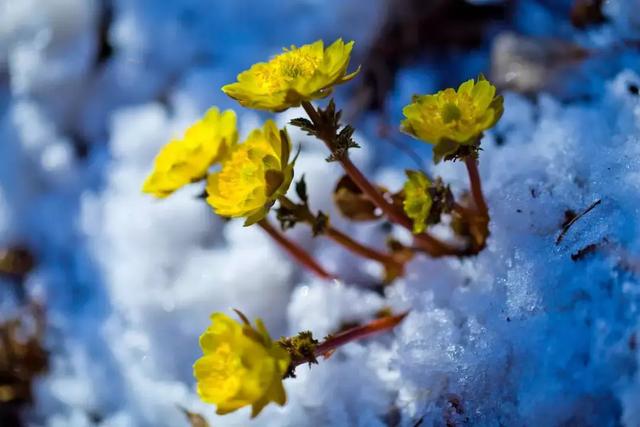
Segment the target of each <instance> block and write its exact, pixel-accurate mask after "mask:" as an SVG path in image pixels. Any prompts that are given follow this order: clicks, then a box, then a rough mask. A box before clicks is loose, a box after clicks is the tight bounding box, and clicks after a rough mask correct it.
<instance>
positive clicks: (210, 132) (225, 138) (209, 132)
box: [142, 107, 238, 198]
mask: <svg viewBox="0 0 640 427" xmlns="http://www.w3.org/2000/svg"><path fill="white" fill-rule="evenodd" d="M237 141H238V132H237V130H236V113H234V112H233V111H232V110H227V111H224V112H223V113H220V110H218V109H217V108H215V107H214V108H211V109H210V110H209V111H207V113H206V114H205V115H204V117H203V118H202V119H200V120H198V121H197V122H195V123H194V124H193V125H192V126H191V127H190V128H189V129H187V131H186V132H185V134H184V137H183V138H182V139H174V140H172V141H171V142H169V143H168V144H167V145H165V146H164V147H163V148H162V150H160V153H158V156H157V157H156V160H155V166H154V168H153V171H152V172H151V174H149V176H148V177H147V179H146V180H145V182H144V185H143V187H142V191H143V192H145V193H148V194H152V195H154V196H156V197H159V198H164V197H167V196H169V195H170V194H171V193H173V192H174V191H176V190H177V189H179V188H180V187H182V186H184V185H187V184H189V183H192V182H195V181H199V180H201V179H203V178H204V177H205V175H206V174H207V171H208V169H209V168H210V167H211V165H213V164H214V163H216V162H219V161H220V160H222V159H223V158H224V157H225V156H226V155H227V154H228V152H229V150H230V149H231V147H233V146H234V145H235V144H236V142H237Z"/></svg>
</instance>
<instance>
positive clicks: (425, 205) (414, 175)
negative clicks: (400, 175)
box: [402, 170, 433, 234]
mask: <svg viewBox="0 0 640 427" xmlns="http://www.w3.org/2000/svg"><path fill="white" fill-rule="evenodd" d="M406 174H407V178H408V179H407V182H405V184H404V202H403V203H402V207H403V208H404V211H405V213H406V214H407V216H408V217H409V218H411V219H412V220H413V232H414V233H416V234H417V233H422V232H423V231H424V230H425V229H426V227H427V218H428V217H429V213H430V212H431V206H432V205H433V199H432V198H431V195H430V194H429V186H430V185H431V182H430V181H429V178H427V177H426V175H425V174H424V173H422V172H419V171H412V170H407V171H406Z"/></svg>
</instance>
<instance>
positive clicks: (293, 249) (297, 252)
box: [258, 218, 336, 279]
mask: <svg viewBox="0 0 640 427" xmlns="http://www.w3.org/2000/svg"><path fill="white" fill-rule="evenodd" d="M258 225H259V226H260V227H261V228H262V229H263V230H264V231H266V232H267V234H268V235H269V236H270V237H271V238H272V239H273V240H275V241H276V243H278V245H280V246H281V247H282V248H283V249H284V250H285V251H286V252H287V253H288V254H289V255H291V256H292V257H293V258H294V259H295V260H296V261H298V262H299V263H300V264H301V265H302V266H303V267H305V268H306V269H307V270H309V271H311V272H313V273H315V274H316V275H318V276H319V277H321V278H323V279H335V278H336V277H335V276H334V275H333V274H331V273H328V272H327V271H326V270H325V269H324V268H323V267H322V266H320V264H318V262H317V261H316V260H315V259H314V258H313V257H312V256H311V255H310V254H309V253H308V252H307V251H305V250H304V249H302V247H300V245H298V244H297V243H295V242H293V241H292V240H290V239H289V238H287V237H286V236H285V235H284V234H282V233H281V232H279V231H278V230H277V229H276V228H275V227H274V226H273V225H272V224H271V223H270V222H269V221H268V220H267V219H266V218H265V219H263V220H261V221H259V222H258Z"/></svg>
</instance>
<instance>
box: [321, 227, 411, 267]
mask: <svg viewBox="0 0 640 427" xmlns="http://www.w3.org/2000/svg"><path fill="white" fill-rule="evenodd" d="M324 234H325V235H326V236H327V237H329V238H331V239H332V240H334V241H335V242H337V243H339V244H341V245H342V246H344V247H345V248H347V249H349V250H351V251H352V252H354V253H356V254H358V255H360V256H362V257H364V258H368V259H372V260H374V261H378V262H380V263H382V264H384V265H386V266H389V267H391V266H394V267H397V268H401V267H402V264H401V263H399V262H397V261H396V260H395V259H393V257H392V256H391V255H389V254H386V253H383V252H380V251H378V250H376V249H374V248H370V247H369V246H365V245H363V244H362V243H359V242H357V241H355V240H353V239H352V238H351V237H349V236H348V235H346V234H344V233H343V232H342V231H340V230H337V229H335V228H333V227H331V226H329V227H327V228H326V229H325V230H324Z"/></svg>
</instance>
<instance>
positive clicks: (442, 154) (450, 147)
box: [433, 139, 460, 164]
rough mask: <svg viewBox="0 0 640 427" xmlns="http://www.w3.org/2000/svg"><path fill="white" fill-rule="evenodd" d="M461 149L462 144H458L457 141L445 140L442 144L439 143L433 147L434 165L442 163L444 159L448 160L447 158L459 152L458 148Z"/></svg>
mask: <svg viewBox="0 0 640 427" xmlns="http://www.w3.org/2000/svg"><path fill="white" fill-rule="evenodd" d="M459 147H460V144H458V143H457V142H455V141H451V140H448V139H443V140H441V141H440V142H438V143H437V144H436V145H435V146H434V147H433V161H434V163H436V164H438V163H440V161H441V160H442V159H444V158H446V157H447V156H450V155H452V154H454V153H455V152H456V151H458V148H459Z"/></svg>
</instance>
